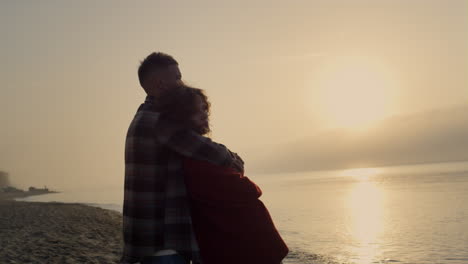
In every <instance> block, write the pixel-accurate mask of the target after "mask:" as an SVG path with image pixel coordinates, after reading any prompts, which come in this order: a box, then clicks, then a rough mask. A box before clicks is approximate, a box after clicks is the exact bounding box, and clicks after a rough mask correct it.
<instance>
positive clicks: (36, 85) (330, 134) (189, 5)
mask: <svg viewBox="0 0 468 264" xmlns="http://www.w3.org/2000/svg"><path fill="white" fill-rule="evenodd" d="M0 34H1V35H2V49H0V56H1V57H0V58H1V59H2V63H1V64H0V89H1V96H0V105H1V112H0V123H1V124H2V127H3V129H1V130H0V147H1V148H0V149H1V152H0V170H3V171H7V172H8V173H9V174H10V177H11V180H12V182H13V183H16V184H17V185H19V186H23V187H26V186H30V185H38V186H42V185H48V186H53V187H56V188H63V187H65V186H71V185H74V186H94V185H102V184H105V185H109V186H121V185H122V183H123V175H124V160H123V157H124V141H125V134H126V132H127V129H128V125H129V123H130V121H131V120H132V118H133V116H134V114H135V112H136V109H137V108H138V106H139V105H140V104H141V103H142V102H143V100H144V98H145V93H144V91H143V89H142V88H141V87H139V84H138V79H137V73H136V72H137V68H138V66H139V62H140V61H141V60H143V59H144V57H145V56H147V55H148V54H149V53H151V52H154V51H162V52H166V53H168V54H171V55H172V56H174V57H175V58H176V59H177V60H178V62H179V64H180V69H181V71H182V75H183V79H184V81H186V82H187V83H188V84H191V85H193V86H196V87H198V88H202V89H204V90H205V91H206V92H207V94H208V96H209V99H210V101H211V103H212V116H211V124H212V130H213V134H212V137H213V139H214V140H216V141H218V142H221V143H223V144H225V145H226V146H228V147H229V148H230V149H231V150H233V151H235V152H238V153H239V154H240V155H241V156H242V157H243V158H244V160H245V161H246V165H247V166H246V168H247V169H249V168H251V169H252V170H254V169H257V170H261V168H265V165H262V166H263V167H262V166H260V165H258V164H260V160H261V161H262V162H263V163H262V164H267V165H266V166H267V167H268V161H270V162H272V161H273V160H278V158H280V157H284V155H285V154H284V153H278V155H277V156H276V155H275V153H277V152H280V151H281V149H283V148H282V147H283V146H289V149H288V152H287V154H288V155H291V156H299V157H304V156H307V157H308V158H311V157H317V155H319V154H320V153H319V154H314V155H312V156H309V155H308V154H309V153H311V152H312V150H311V149H314V145H313V144H316V143H317V138H320V139H322V138H325V139H326V140H324V141H321V142H327V143H329V144H327V145H323V144H322V145H320V146H321V148H329V149H335V150H336V149H339V148H338V147H337V143H336V140H333V139H334V138H343V137H347V136H349V135H356V134H357V135H359V137H360V138H364V139H365V138H367V137H366V135H372V138H375V137H377V138H378V137H381V139H382V138H386V137H389V135H390V134H392V129H394V128H392V126H389V125H388V124H392V123H391V122H393V121H392V120H394V118H395V117H399V118H402V120H410V119H408V118H406V119H405V116H414V115H418V116H419V117H421V118H420V119H418V120H425V119H427V118H429V119H430V118H431V113H433V111H442V112H443V113H446V114H447V115H448V116H450V115H451V114H450V113H452V112H451V111H452V110H453V109H460V107H461V108H463V107H464V106H466V105H467V104H468V75H467V70H468V2H467V1H465V0H463V1H462V0H438V1H435V0H412V1H407V0H404V1H403V0H379V1H375V0H373V1H370V0H366V1H364V0H341V1H338V0H327V1H325V0H323V1H296V0H292V1H272V0H269V1H263V0H249V1H215V0H205V1H132V2H130V1H117V0H102V1H88V0H82V1H58V0H57V1H52V0H42V1H33V0H30V1H26V0H21V1H8V0H0ZM453 111H456V110H453ZM457 113H458V112H457ZM460 113H461V114H459V116H458V117H459V119H453V118H451V119H450V120H453V122H452V123H456V124H458V123H460V122H461V121H460V120H462V121H463V120H465V119H464V118H465V117H466V116H465V115H463V113H464V112H463V111H462V112H460ZM392 118H393V119H392ZM385 120H390V121H388V122H390V123H388V124H387V123H385V122H387V121H385ZM441 120H445V118H441ZM447 120H448V119H447ZM408 122H411V121H408ZM416 123H417V122H416ZM442 123H443V122H442ZM452 123H450V124H452ZM418 124H419V123H418ZM444 124H445V123H444ZM382 127H385V128H387V129H385V130H382V129H381V130H379V128H382ZM405 127H408V126H405ZM455 127H457V126H449V125H447V126H446V127H444V129H445V130H443V129H442V130H441V131H443V132H440V135H439V134H438V135H439V136H440V137H442V138H444V135H445V136H447V138H446V140H449V141H450V140H452V141H450V144H448V145H450V146H452V145H454V144H453V142H454V141H455V139H454V138H452V139H451V138H450V137H449V135H452V134H451V133H452V132H454V131H453V129H455ZM407 130H408V131H410V132H411V131H413V129H412V128H411V127H409V128H408V129H407ZM375 131H380V133H379V134H375ZM414 131H419V134H417V136H415V137H416V138H421V137H423V138H426V139H427V141H425V142H431V137H432V136H434V135H433V133H432V134H431V133H426V132H425V131H424V130H420V129H419V130H418V129H415V130H414ZM393 132H394V131H393ZM393 134H394V133H393ZM439 136H438V137H439ZM369 137H370V136H369ZM464 139H466V141H468V139H467V138H465V137H463V135H461V136H460V137H458V138H457V140H461V141H463V140H464ZM297 142H303V144H305V145H307V146H306V147H307V148H305V149H306V151H305V150H303V149H301V150H300V151H299V149H298V148H294V147H293V146H296V145H294V144H297ZM371 143H372V142H371V141H365V140H364V141H360V145H366V144H371ZM382 144H384V145H385V142H384V143H382ZM360 145H359V146H360ZM455 145H456V144H455ZM356 146H358V145H356ZM418 146H419V145H415V148H417V147H418ZM384 147H385V146H384ZM291 148H292V149H291ZM315 149H316V148H315ZM272 151H273V152H272ZM304 151H305V152H304ZM337 151H338V150H337ZM340 151H344V150H343V149H341V150H340ZM348 151H349V150H348ZM447 151H448V152H450V151H451V149H449V150H447ZM454 151H455V152H457V151H458V150H454ZM418 153H419V152H418V151H416V150H415V151H414V155H418ZM346 155H348V154H346ZM346 155H344V156H346ZM447 155H448V156H450V155H451V154H450V155H449V154H447ZM272 156H273V157H272ZM371 156H372V155H371ZM448 156H447V157H448ZM450 157H452V156H450ZM337 159H338V160H340V159H339V158H336V157H335V156H333V155H332V156H330V157H329V159H327V160H326V161H324V162H325V163H327V164H328V163H330V164H335V165H339V164H344V163H343V162H342V161H341V160H340V162H335V161H336V160H337ZM390 159H391V158H390ZM282 160H283V161H284V159H282ZM319 160H320V161H321V159H316V160H315V161H316V163H317V161H319ZM390 161H392V160H390ZM431 161H433V160H432V159H431ZM265 162H266V163H265ZM283 163H284V162H283ZM381 163H385V162H380V163H379V162H374V163H373V162H370V161H369V162H367V163H366V162H365V163H363V164H381ZM387 163H388V162H387ZM390 163H391V162H390ZM346 164H349V163H346ZM289 165H290V164H289ZM286 167H288V166H286ZM286 167H284V168H286ZM290 167H291V166H289V167H288V168H287V169H293V170H294V169H295V168H290ZM293 167H294V166H293ZM299 167H300V168H301V169H314V167H307V168H306V167H301V166H299ZM319 167H320V166H319ZM284 168H283V169H284ZM278 169H282V168H278ZM247 172H248V170H247Z"/></svg>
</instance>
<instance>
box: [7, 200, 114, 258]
mask: <svg viewBox="0 0 468 264" xmlns="http://www.w3.org/2000/svg"><path fill="white" fill-rule="evenodd" d="M121 226H122V216H121V214H119V213H118V212H114V211H110V210H105V209H101V208H95V207H91V206H86V205H81V204H65V203H33V202H16V201H7V200H0V263H118V261H119V258H120V255H121V250H122V228H121Z"/></svg>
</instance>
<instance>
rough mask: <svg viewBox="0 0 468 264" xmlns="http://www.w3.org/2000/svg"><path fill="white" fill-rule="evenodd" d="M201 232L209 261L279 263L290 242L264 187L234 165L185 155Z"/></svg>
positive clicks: (194, 213)
mask: <svg viewBox="0 0 468 264" xmlns="http://www.w3.org/2000/svg"><path fill="white" fill-rule="evenodd" d="M184 174H185V183H186V186H187V191H188V194H189V197H190V205H191V212H192V221H193V226H194V230H195V235H196V237H197V241H198V244H199V247H200V253H201V256H202V260H203V262H204V263H205V264H221V263H222V264H239V263H243V264H279V263H280V262H281V260H282V259H283V258H284V257H285V256H286V255H287V254H288V247H287V246H286V244H285V243H284V241H283V239H282V238H281V236H280V235H279V233H278V231H277V230H276V228H275V226H274V224H273V221H272V219H271V217H270V214H269V213H268V210H267V209H266V207H265V205H264V204H263V203H262V201H260V200H259V199H258V198H259V197H260V195H261V194H262V191H261V190H260V188H259V187H258V186H257V185H256V184H255V183H253V182H252V181H250V180H249V178H247V177H244V176H243V174H242V173H239V172H236V171H235V170H234V169H231V168H226V167H220V166H217V165H214V164H211V163H208V162H204V161H197V160H193V159H189V158H186V159H184Z"/></svg>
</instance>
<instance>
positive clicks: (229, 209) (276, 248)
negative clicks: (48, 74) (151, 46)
mask: <svg viewBox="0 0 468 264" xmlns="http://www.w3.org/2000/svg"><path fill="white" fill-rule="evenodd" d="M138 77H139V81H140V85H141V86H142V87H143V89H144V90H145V92H146V94H147V96H146V100H145V102H144V103H143V104H141V105H140V107H139V108H138V110H137V112H136V114H135V117H134V118H133V120H132V122H131V124H130V127H129V129H128V132H127V137H126V142H125V185H124V186H125V190H124V206H123V234H124V252H123V256H122V259H121V263H141V264H149V263H153V264H189V263H193V264H234V263H236V264H240V263H242V264H279V263H281V261H282V259H283V258H284V257H285V256H286V255H287V253H288V248H287V246H286V244H285V243H284V241H283V240H282V238H281V236H280V235H279V233H278V231H277V230H276V228H275V226H274V224H273V221H272V219H271V217H270V215H269V213H268V211H267V209H266V207H265V206H264V204H263V203H262V202H261V201H260V200H259V197H260V196H261V194H262V192H261V190H260V188H259V187H258V186H257V185H256V184H255V183H254V182H252V181H251V180H250V179H249V178H247V177H245V176H244V162H243V161H242V159H241V158H240V157H239V156H238V155H237V154H236V153H234V152H232V151H230V150H229V149H228V148H227V147H225V146H224V145H222V144H219V143H216V142H213V141H212V140H211V139H209V138H208V137H206V134H207V133H209V131H210V126H209V122H208V121H209V118H208V117H209V113H210V103H209V101H208V99H207V96H206V95H205V93H204V92H203V90H201V89H197V88H193V87H189V86H187V85H185V84H183V82H182V81H181V77H182V76H181V73H180V70H179V67H178V63H177V61H176V60H175V59H174V58H172V57H171V56H169V55H167V54H164V53H152V54H150V55H149V56H148V57H146V58H145V59H144V60H143V61H142V63H141V65H140V67H139V69H138Z"/></svg>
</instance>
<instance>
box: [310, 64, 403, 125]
mask: <svg viewBox="0 0 468 264" xmlns="http://www.w3.org/2000/svg"><path fill="white" fill-rule="evenodd" d="M314 78H315V80H314V86H313V88H312V89H313V90H314V93H313V97H314V102H315V103H314V106H315V107H317V108H315V110H314V111H318V112H320V113H321V115H320V116H321V118H320V119H321V121H323V122H324V123H326V124H327V125H328V126H330V127H337V128H347V129H356V130H359V129H366V128H369V127H371V126H373V125H375V124H376V123H377V121H379V120H382V119H384V118H386V117H388V116H389V115H390V114H391V110H392V104H393V103H394V94H393V90H394V88H395V79H394V78H393V77H391V75H390V73H389V71H388V69H386V68H385V67H382V65H381V64H377V63H375V62H372V61H370V60H365V59H362V58H347V59H346V60H342V61H334V62H332V63H330V65H327V66H325V67H324V68H323V69H322V70H320V71H319V72H318V73H317V74H316V75H315V76H314Z"/></svg>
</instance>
